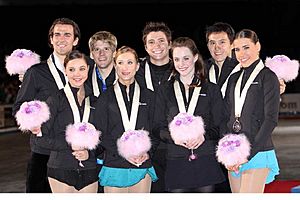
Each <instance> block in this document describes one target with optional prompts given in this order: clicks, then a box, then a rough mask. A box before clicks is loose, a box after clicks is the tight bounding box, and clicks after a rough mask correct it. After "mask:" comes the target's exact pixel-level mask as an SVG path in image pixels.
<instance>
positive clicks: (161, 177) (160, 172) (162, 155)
mask: <svg viewBox="0 0 300 200" xmlns="http://www.w3.org/2000/svg"><path fill="white" fill-rule="evenodd" d="M166 153H167V147H166V144H164V143H162V142H161V143H160V145H159V147H158V148H157V150H156V152H155V153H154V156H153V158H152V164H153V167H154V169H155V172H156V175H157V176H158V180H157V181H156V182H154V183H152V184H151V193H163V192H166V191H165V171H166Z"/></svg>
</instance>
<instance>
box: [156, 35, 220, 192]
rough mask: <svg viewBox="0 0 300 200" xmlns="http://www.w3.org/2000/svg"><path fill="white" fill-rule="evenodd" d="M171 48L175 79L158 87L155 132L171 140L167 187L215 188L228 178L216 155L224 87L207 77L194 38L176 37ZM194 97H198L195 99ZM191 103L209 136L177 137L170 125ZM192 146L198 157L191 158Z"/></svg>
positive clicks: (176, 189) (181, 189)
mask: <svg viewBox="0 0 300 200" xmlns="http://www.w3.org/2000/svg"><path fill="white" fill-rule="evenodd" d="M171 52H172V56H173V62H174V65H175V69H174V71H173V76H172V79H171V80H170V81H168V82H167V83H166V84H163V85H162V86H161V87H160V88H159V90H158V94H157V99H156V104H155V117H154V127H155V128H154V132H155V134H157V135H158V136H159V137H160V138H161V139H162V140H163V141H164V142H166V143H167V158H166V159H167V168H166V176H165V183H166V190H167V191H169V192H213V191H214V185H215V184H217V183H221V182H223V181H224V180H225V177H224V174H223V173H222V170H221V168H220V165H219V163H218V162H217V160H216V158H215V156H214V153H215V147H216V142H217V140H218V139H219V125H220V123H221V121H222V115H223V108H224V106H223V101H222V95H221V91H220V89H219V88H218V86H217V85H216V84H213V83H210V82H207V81H206V80H205V74H204V63H203V59H202V56H201V54H200V53H199V51H198V49H197V47H196V45H195V43H194V41H193V40H192V39H190V38H187V37H180V38H177V39H175V40H174V41H173V43H172V48H171ZM175 90H177V91H179V96H182V100H181V101H180V100H177V97H178V95H175ZM191 99H196V101H194V100H193V102H194V103H191V102H192V101H191ZM191 104H194V105H195V108H194V109H193V111H191V112H192V114H193V115H194V116H201V117H202V119H203V121H204V125H205V135H204V137H205V140H204V141H203V139H201V138H197V139H195V140H192V141H186V142H178V141H176V140H173V139H172V137H171V135H170V131H169V128H168V125H169V124H170V122H171V121H172V120H173V119H174V117H175V116H176V115H177V114H178V113H179V112H182V110H181V109H180V107H183V108H185V112H186V110H188V109H189V107H192V105H191ZM179 105H182V106H179ZM190 105H191V106H190ZM191 149H193V152H194V154H196V155H197V158H196V159H193V160H191V159H189V156H190V153H191Z"/></svg>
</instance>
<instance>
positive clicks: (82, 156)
mask: <svg viewBox="0 0 300 200" xmlns="http://www.w3.org/2000/svg"><path fill="white" fill-rule="evenodd" d="M72 154H73V156H74V157H75V158H76V159H77V160H79V161H84V160H87V159H88V158H89V152H88V150H86V149H83V150H75V151H73V153H72Z"/></svg>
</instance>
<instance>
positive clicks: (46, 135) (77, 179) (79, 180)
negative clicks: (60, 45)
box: [33, 50, 99, 193]
mask: <svg viewBox="0 0 300 200" xmlns="http://www.w3.org/2000/svg"><path fill="white" fill-rule="evenodd" d="M64 66H65V70H66V75H67V77H68V83H67V84H66V85H65V87H64V89H62V90H59V91H58V92H57V93H55V94H53V95H51V96H50V97H49V98H48V99H47V104H48V105H49V108H50V115H51V117H50V120H49V121H47V122H46V123H45V124H43V125H42V127H41V132H42V137H39V141H40V144H39V145H43V147H45V148H48V149H50V150H51V153H50V158H49V161H48V164H47V166H48V171H47V175H48V179H49V183H50V187H51V190H52V192H53V193H62V192H66V193H73V192H88V193H96V192H97V188H98V182H97V181H98V177H97V168H96V157H95V151H94V150H87V149H80V148H78V147H76V146H73V145H70V144H68V143H67V141H66V127H67V126H68V125H70V124H73V123H75V122H89V123H92V124H94V125H95V126H96V127H99V126H98V125H97V124H96V123H98V122H99V120H97V121H96V120H95V112H96V110H95V107H94V104H95V102H96V99H95V98H94V96H93V94H92V91H91V90H90V89H89V88H88V86H87V85H86V80H87V77H88V69H89V66H88V64H87V60H86V56H85V55H84V54H83V53H81V52H79V51H77V50H74V51H72V52H70V53H69V54H68V55H67V57H66V58H65V62H64ZM39 131H40V130H39V129H37V130H35V131H33V132H35V133H38V132H39ZM79 161H81V162H82V164H83V165H82V166H80V165H79Z"/></svg>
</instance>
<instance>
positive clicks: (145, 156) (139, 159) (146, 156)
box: [127, 153, 150, 167]
mask: <svg viewBox="0 0 300 200" xmlns="http://www.w3.org/2000/svg"><path fill="white" fill-rule="evenodd" d="M149 158H150V157H149V154H148V153H144V154H143V155H140V156H134V157H131V158H128V159H127V161H128V162H130V163H131V164H133V165H135V166H137V167H139V166H140V165H142V164H143V162H145V161H146V160H148V159H149Z"/></svg>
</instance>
